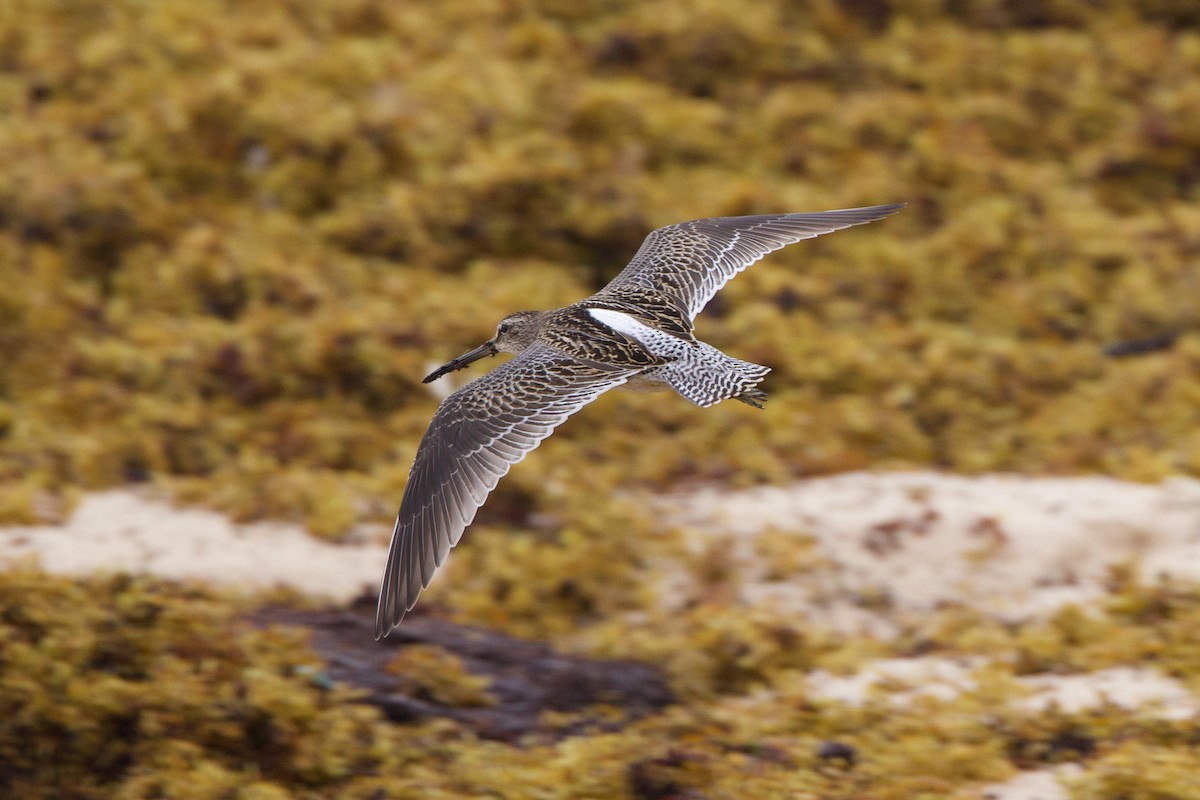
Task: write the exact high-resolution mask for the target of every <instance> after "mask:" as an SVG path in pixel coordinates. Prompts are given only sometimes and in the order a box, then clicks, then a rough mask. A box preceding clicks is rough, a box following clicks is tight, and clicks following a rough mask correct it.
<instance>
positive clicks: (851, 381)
mask: <svg viewBox="0 0 1200 800" xmlns="http://www.w3.org/2000/svg"><path fill="white" fill-rule="evenodd" d="M1196 22H1197V15H1196V12H1195V9H1194V6H1193V5H1192V4H1190V3H1186V2H1171V1H1170V0H1160V1H1159V2H1155V3H1151V4H1147V3H1142V2H1132V0H1127V1H1125V2H1122V1H1121V0H1113V1H1112V2H1107V3H1101V4H1096V3H1086V4H1085V3H1082V2H1062V3H1055V4H1053V5H1052V6H1049V7H1045V6H1044V4H1041V3H993V2H985V1H984V0H980V1H979V2H965V3H941V2H924V1H923V0H905V1H903V2H896V3H886V4H885V3H837V2H833V0H810V1H809V2H802V3H790V2H782V0H779V1H778V2H771V1H770V0H767V1H765V2H756V3H753V4H749V5H748V6H746V7H742V6H741V5H731V4H727V3H720V2H715V1H714V0H687V1H683V2H681V1H672V2H666V0H662V1H661V2H649V3H644V2H638V3H634V2H618V1H616V0H614V2H607V3H600V4H586V5H583V6H578V7H576V6H575V5H573V4H567V3H561V2H548V1H545V2H536V1H532V0H531V1H530V2H520V3H518V2H512V1H511V0H459V1H458V2H454V3H431V2H406V3H392V2H383V1H382V0H358V1H357V2H351V3H344V2H340V0H336V1H335V0H318V1H317V2H312V3H303V4H289V3H284V2H280V0H255V1H253V2H236V3H235V2H219V1H218V0H208V1H207V2H199V3H193V2H183V0H179V1H178V2H173V1H172V0H166V1H165V2H158V3H141V2H134V0H124V1H122V2H114V3H107V4H104V5H103V6H102V7H101V6H91V5H87V4H70V3H43V2H40V1H39V0H13V2H9V3H6V4H5V8H4V11H3V12H2V13H0V45H2V46H0V54H2V55H0V156H2V157H3V161H4V164H5V168H4V170H3V171H2V174H0V282H2V283H3V285H4V286H5V287H7V289H6V291H4V292H3V293H0V294H2V296H0V359H3V362H2V365H3V368H2V369H0V476H2V477H3V478H4V482H3V488H2V489H0V514H2V518H3V519H6V520H14V521H35V520H37V519H40V518H53V517H56V516H61V514H62V513H65V511H66V510H67V509H69V502H70V500H71V495H70V490H71V488H72V487H79V486H84V487H96V486H108V485H114V484H119V483H122V482H125V481H129V480H144V479H149V480H153V481H156V482H158V483H161V484H164V485H167V486H169V487H170V488H171V489H172V490H173V491H174V492H175V493H176V495H177V496H178V497H180V498H182V499H186V500H189V501H197V502H205V503H208V504H212V505H215V506H218V507H221V508H223V509H226V510H229V511H232V512H234V513H235V514H237V515H238V516H239V517H242V518H253V517H279V516H290V517H293V518H297V519H299V520H301V521H303V522H305V523H306V524H308V525H309V527H310V528H311V529H312V530H313V531H314V532H316V533H318V534H321V535H328V536H337V535H340V534H341V533H343V532H345V531H346V530H348V529H349V528H350V527H351V526H352V525H353V524H354V523H355V522H357V521H359V520H362V519H364V518H370V519H379V520H384V519H386V518H387V516H388V515H390V513H391V512H392V510H393V509H392V506H393V505H394V502H395V498H396V497H398V496H399V493H400V490H401V488H402V486H403V482H404V476H405V473H406V470H407V464H408V460H409V458H410V457H411V454H412V451H413V447H414V445H415V443H416V440H417V438H418V437H419V435H420V432H421V430H422V428H423V426H424V424H425V423H426V421H427V420H428V418H429V415H430V413H431V411H432V409H433V406H434V401H433V399H432V398H431V397H430V396H429V395H428V394H426V393H425V392H424V390H423V389H422V387H421V386H420V385H419V380H420V377H421V376H422V375H424V374H425V373H426V365H427V362H429V361H436V360H439V359H441V358H443V357H446V356H448V355H451V354H454V353H457V352H458V351H460V350H461V349H462V348H464V347H466V346H468V345H470V344H474V343H475V342H476V341H478V340H480V339H482V338H483V337H484V336H486V335H487V334H488V332H489V331H490V328H491V325H492V324H494V320H495V319H497V318H499V317H500V316H501V315H503V313H505V312H507V311H510V310H513V309H516V308H520V307H545V306H552V305H556V304H562V303H565V302H568V301H571V300H573V299H575V298H577V297H579V296H580V295H582V294H584V293H586V292H587V291H589V290H591V289H593V288H595V287H597V286H598V285H600V284H602V283H603V282H604V281H605V280H606V279H607V278H609V277H611V276H612V275H613V274H615V272H616V271H617V270H618V269H619V267H620V266H621V265H622V263H623V262H624V260H625V259H626V258H628V257H629V256H630V255H631V254H632V252H633V251H634V249H635V248H636V247H637V245H638V243H639V242H640V240H641V237H642V236H643V235H645V233H646V232H647V231H648V230H650V229H651V228H652V227H654V226H656V225H660V224H664V223H668V222H672V221H677V220H680V219H686V218H692V217H697V216H705V215H714V214H735V213H750V212H765V211H778V210H795V209H818V208H826V207H840V206H847V205H853V204H860V203H874V202H888V201H896V200H905V201H908V202H909V204H910V205H909V208H908V209H907V210H906V211H905V212H904V213H903V214H901V215H899V216H897V217H895V218H893V219H889V220H888V221H887V222H886V223H881V224H879V225H877V226H872V227H871V228H869V229H863V230H856V231H853V232H851V233H845V234H839V235H837V236H833V237H829V238H828V239H822V240H819V241H816V242H811V243H805V244H803V245H801V246H797V247H795V248H791V249H789V250H788V251H786V252H784V253H780V254H777V255H775V256H772V257H771V258H770V259H769V261H768V263H766V264H764V265H762V266H759V267H756V268H755V269H754V270H752V271H750V272H749V273H748V274H747V275H745V276H744V277H742V278H740V279H739V280H738V281H736V282H734V283H733V284H732V285H731V286H730V287H729V288H728V289H727V290H726V292H725V293H724V294H723V296H722V297H721V298H720V299H719V300H718V302H717V303H716V304H714V307H713V308H712V310H711V313H710V314H709V315H707V317H706V318H705V319H704V320H703V321H702V323H701V334H702V335H703V336H705V337H706V338H708V339H709V340H711V341H713V342H714V343H715V344H717V345H719V346H721V347H724V348H726V349H728V350H730V351H731V352H734V353H737V354H738V355H740V356H742V357H746V358H749V359H751V360H755V361H759V362H761V363H764V364H767V365H769V366H771V367H773V368H774V370H775V372H774V373H773V375H772V378H771V386H770V390H771V392H772V397H773V399H772V402H771V404H770V405H769V406H768V408H767V410H766V411H765V412H763V413H761V414H750V413H746V410H745V409H742V408H740V407H737V408H730V409H725V408H719V409H716V410H710V411H707V412H703V411H701V410H698V409H694V408H691V407H689V406H688V405H687V404H686V403H682V402H678V401H675V400H673V399H671V398H663V397H636V396H634V397H629V396H625V397H621V398H619V399H618V398H614V399H611V400H607V401H605V402H604V403H603V404H602V405H601V406H600V407H599V408H597V409H591V410H589V411H587V412H585V415H584V419H583V420H582V421H578V422H574V423H573V424H571V425H569V426H568V427H567V428H566V429H565V430H564V431H563V432H562V434H561V435H560V439H561V442H562V443H561V445H559V446H557V447H550V448H545V449H543V451H542V452H540V453H539V454H538V456H537V457H536V458H535V459H533V460H532V461H531V463H530V464H529V465H527V466H523V467H522V468H521V470H519V471H518V472H519V474H523V475H524V476H525V477H524V482H525V484H526V485H529V486H536V485H540V484H541V483H542V482H543V481H544V479H546V478H547V477H548V476H552V475H555V476H560V475H561V476H565V477H566V478H567V479H576V478H577V476H579V475H580V474H581V473H582V472H583V471H584V470H585V468H586V472H587V474H588V475H589V476H591V479H590V481H589V482H590V483H591V484H592V485H593V486H595V487H597V488H598V489H600V490H605V489H609V488H612V487H614V486H617V487H631V486H637V487H644V486H663V485H668V484H671V483H673V482H676V481H678V480H680V479H687V478H700V479H714V478H719V479H732V480H736V481H740V482H746V483H749V482H761V481H779V480H785V479H787V478H789V477H793V476H796V475H805V474H812V473H821V472H830V471H838V470H843V469H849V468H857V467H864V466H879V465H883V466H908V465H916V464H922V465H923V464H931V463H932V464H935V465H939V466H943V467H947V468H952V469H956V470H964V471H980V470H995V469H1005V470H1024V471H1053V472H1078V471H1094V470H1099V471H1104V472H1107V473H1110V474H1115V475H1122V476H1127V477H1132V478H1136V479H1153V478H1157V477H1160V476H1162V475H1166V474H1171V473H1178V472H1196V471H1197V469H1198V468H1200V434H1198V433H1197V430H1200V426H1197V422H1198V421H1200V412H1198V411H1197V408H1198V407H1200V404H1198V403H1197V401H1198V400H1200V379H1198V378H1197V364H1198V362H1200V338H1198V335H1197V333H1196V327H1195V316H1196V314H1195V298H1196V295H1197V288H1198V278H1197V273H1196V269H1197V268H1196V265H1195V261H1196V258H1195V255H1196V252H1197V249H1198V248H1200V210H1198V208H1200V207H1198V205H1197V203H1196V200H1197V193H1198V191H1200V190H1198V189H1197V186H1198V185H1200V181H1198V177H1197V176H1198V174H1200V171H1198V169H1197V167H1196V165H1195V161H1194V153H1195V148H1196V146H1197V143H1200V35H1198V34H1197V33H1196V27H1195V23H1196ZM1162 334H1179V340H1178V342H1177V343H1176V346H1175V347H1174V348H1172V349H1170V350H1169V351H1168V352H1163V353H1158V354H1153V355H1149V356H1146V357H1142V358H1138V359H1126V360H1115V359H1108V358H1105V357H1103V356H1102V355H1101V351H1102V348H1103V347H1104V346H1105V345H1108V344H1111V343H1114V342H1117V341H1124V340H1136V339H1139V338H1143V337H1149V336H1156V335H1162ZM667 433H669V434H670V437H669V438H670V440H671V446H670V447H661V448H646V447H644V446H643V443H644V442H645V441H647V439H648V438H651V437H652V438H655V439H665V438H667V437H666V436H665V434H667ZM580 452H587V453H589V454H590V455H591V457H590V458H588V459H586V461H588V462H612V463H617V464H619V465H620V466H619V468H613V469H609V470H603V471H596V470H595V468H594V467H595V465H594V464H593V463H586V464H582V465H581V464H580V462H581V459H580V458H579V453H580ZM46 496H50V497H52V498H53V497H58V498H60V499H62V498H65V499H66V500H67V501H68V502H67V503H65V504H64V503H62V502H58V503H52V502H46V501H45V500H44V498H45V497H46ZM533 502H534V503H537V502H540V501H539V500H538V499H537V498H536V497H535V498H534V500H533Z"/></svg>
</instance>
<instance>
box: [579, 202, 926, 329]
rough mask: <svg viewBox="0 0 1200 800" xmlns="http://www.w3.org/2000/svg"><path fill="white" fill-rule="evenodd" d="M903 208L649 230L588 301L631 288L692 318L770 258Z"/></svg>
mask: <svg viewBox="0 0 1200 800" xmlns="http://www.w3.org/2000/svg"><path fill="white" fill-rule="evenodd" d="M902 207H903V204H893V205H886V206H868V207H866V208H847V209H843V210H840V211H818V212H815V213H807V214H762V215H758V216H748V217H712V218H710V219H697V220H692V221H691V222H681V223H679V224H677V225H667V226H666V227H665V228H659V229H658V230H656V231H652V232H651V233H650V235H649V236H647V237H646V240H645V241H644V242H642V246H641V247H640V248H638V251H637V253H635V254H634V256H633V260H631V261H630V262H629V266H627V267H625V269H623V270H622V271H621V272H620V273H619V274H618V275H617V277H615V278H613V279H612V281H611V282H610V283H609V284H608V285H607V286H605V287H604V288H603V289H601V290H600V291H598V292H596V294H594V295H593V296H592V298H589V299H593V300H600V301H603V300H606V299H608V298H614V297H617V296H618V295H619V294H620V293H621V292H625V291H628V289H629V287H639V288H642V289H651V290H654V291H657V292H659V293H661V294H664V295H666V296H667V297H669V298H671V299H672V300H674V301H675V302H677V303H678V304H679V305H680V306H681V307H683V308H685V309H687V313H688V314H689V316H690V317H691V318H692V319H695V317H696V315H697V314H699V313H700V311H701V310H702V309H703V308H704V306H706V305H708V301H709V300H711V299H712V298H713V296H714V295H715V294H716V293H717V292H718V291H720V289H721V287H722V286H724V285H725V284H726V283H728V282H729V280H730V278H732V277H733V276H734V275H737V274H738V273H739V272H741V271H742V270H744V269H745V268H746V267H748V266H750V265H751V264H753V263H754V262H756V261H758V260H759V259H761V258H762V257H763V256H765V255H767V254H768V253H772V252H774V251H776V250H779V249H780V248H782V247H786V246H788V245H789V244H795V243H796V242H799V241H801V240H803V239H812V238H814V237H816V236H820V235H822V234H825V233H832V232H834V231H840V230H842V229H843V228H849V227H850V226H852V225H862V224H864V223H867V222H874V221H875V220H877V219H882V218H883V217H886V216H888V215H889V214H894V213H895V212H897V211H899V210H900V209H901V208H902Z"/></svg>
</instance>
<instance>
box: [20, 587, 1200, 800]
mask: <svg viewBox="0 0 1200 800" xmlns="http://www.w3.org/2000/svg"><path fill="white" fill-rule="evenodd" d="M250 607H251V603H250V602H249V601H247V600H245V599H241V600H237V599H231V598H228V597H221V596H216V595H212V594H210V593H207V592H204V591H199V590H195V589H186V588H181V587H179V586H177V585H172V584H169V583H167V582H162V581H154V580H148V579H133V578H128V577H121V576H115V577H111V578H93V579H83V580H75V581H71V580H67V579H62V578H53V577H49V576H46V575H44V574H40V573H36V572H29V571H19V570H14V571H8V572H5V573H2V574H0V712H2V718H3V720H4V724H3V725H0V760H2V763H4V764H5V767H6V768H5V770H4V771H3V772H0V793H2V794H4V795H5V796H13V797H29V798H36V797H68V796H69V797H76V798H102V797H103V798H110V797H116V798H155V797H173V798H183V799H185V800H190V798H229V797H237V798H258V797H263V798H276V797H279V798H284V797H293V798H318V797H330V796H337V797H351V798H368V797H376V798H384V797H387V798H392V797H396V798H404V797H414V798H415V797H478V796H494V797H512V798H518V797H530V796H538V797H547V798H598V797H607V798H634V797H646V796H662V795H665V794H669V793H670V792H667V791H666V789H668V788H670V787H672V786H673V787H675V793H679V792H683V791H687V790H693V791H696V792H699V793H700V795H702V796H704V797H707V798H737V797H745V796H747V793H748V792H752V793H753V794H754V796H794V797H801V798H856V797H873V798H880V799H881V800H893V799H894V800H901V798H912V797H931V798H932V797H948V796H957V797H969V796H971V794H970V792H971V791H972V790H973V788H977V787H979V786H980V785H981V784H983V783H985V782H989V781H995V780H1000V779H1003V778H1005V777H1006V776H1008V775H1010V774H1012V773H1013V771H1014V769H1016V768H1035V767H1039V766H1047V765H1052V764H1058V763H1063V762H1065V761H1078V762H1081V763H1082V764H1083V766H1084V772H1083V773H1082V774H1081V775H1080V776H1079V777H1078V778H1077V779H1076V780H1075V782H1074V784H1073V786H1072V789H1071V791H1072V792H1073V796H1074V797H1077V798H1113V799H1114V800H1115V798H1118V797H1139V798H1141V797H1145V798H1186V797H1189V796H1190V795H1189V794H1188V789H1187V787H1188V786H1189V785H1191V784H1189V783H1188V781H1187V776H1188V775H1189V774H1194V773H1189V770H1192V769H1193V768H1194V766H1195V765H1196V763H1197V761H1196V758H1197V753H1196V749H1195V748H1196V745H1195V737H1196V723H1195V720H1194V719H1193V720H1171V719H1166V718H1160V717H1156V716H1155V715H1154V714H1153V713H1143V712H1131V711H1126V710H1123V709H1121V708H1120V707H1118V706H1115V705H1104V706H1101V707H1098V708H1096V709H1094V710H1089V711H1082V712H1077V713H1065V712H1063V711H1061V710H1059V709H1057V708H1055V707H1050V708H1047V709H1045V710H1043V711H1037V712H1034V711H1028V710H1021V709H1020V707H1019V706H1018V705H1015V704H1016V703H1017V702H1018V701H1019V700H1020V698H1021V697H1022V696H1023V692H1022V690H1021V689H1020V688H1019V687H1018V685H1017V684H1016V682H1015V681H1014V677H1015V676H1017V675H1019V674H1022V673H1024V672H1028V671H1029V669H1030V668H1029V665H1028V663H1027V662H1025V661H1024V660H1023V657H1022V655H1021V654H1022V653H1023V652H1024V651H1025V650H1026V649H1028V648H1029V647H1030V644H1029V643H1030V642H1031V641H1051V640H1053V641H1056V642H1058V644H1057V645H1052V646H1044V647H1043V648H1042V653H1043V659H1044V660H1043V662H1042V663H1041V664H1040V666H1039V671H1062V670H1070V671H1079V672H1087V671H1090V670H1093V669H1097V668H1102V667H1104V666H1109V665H1113V664H1122V663H1126V664H1145V663H1154V664H1157V665H1158V667H1159V668H1160V669H1162V670H1163V671H1164V672H1166V673H1167V674H1173V675H1176V676H1178V677H1180V678H1182V679H1184V680H1186V681H1187V682H1188V683H1189V684H1190V685H1191V686H1192V687H1194V688H1195V687H1196V686H1197V680H1198V675H1197V671H1196V665H1197V664H1200V638H1198V637H1197V636H1196V631H1197V630H1200V591H1198V590H1197V589H1195V588H1191V589H1186V588H1183V587H1179V586H1172V585H1157V586H1148V585H1140V584H1137V583H1134V582H1131V581H1127V580H1122V581H1116V582H1114V583H1113V585H1112V586H1111V587H1110V591H1109V594H1108V595H1107V597H1106V600H1105V603H1104V607H1103V609H1102V610H1100V611H1097V612H1095V613H1094V614H1092V615H1090V616H1089V620H1090V622H1088V623H1087V624H1086V625H1085V624H1084V623H1083V622H1082V618H1081V616H1080V613H1079V612H1075V611H1071V610H1068V611H1064V612H1063V613H1062V614H1060V615H1059V616H1058V617H1056V618H1055V619H1053V620H1050V621H1048V622H1044V623H1029V624H1027V625H1009V626H1000V625H997V624H996V623H995V622H992V621H990V620H987V619H985V618H983V617H981V616H979V615H970V614H965V613H963V612H957V611H954V610H946V611H943V612H939V613H938V614H935V615H933V616H932V617H930V618H926V619H922V620H919V621H916V622H914V623H913V626H912V627H911V629H910V630H909V632H908V634H907V635H906V636H902V637H900V638H899V639H897V640H896V641H894V642H891V643H887V644H884V643H880V642H878V641H873V640H870V639H863V638H861V637H853V636H849V637H834V636H831V635H823V634H814V633H812V632H810V631H807V630H804V629H803V626H802V621H800V620H790V621H788V620H780V619H778V618H774V617H772V616H771V615H769V614H767V613H766V611H765V610H763V609H760V610H757V611H754V610H747V609H735V608H728V607H726V608H710V609H706V610H705V613H702V614H701V613H691V614H683V615H677V616H675V617H673V618H670V619H664V620H658V621H655V624H654V626H653V627H654V629H655V635H651V631H650V629H649V628H648V627H646V628H635V629H631V630H627V631H625V635H623V636H619V637H617V636H612V637H611V638H605V635H604V633H598V634H593V635H592V636H590V637H588V638H589V639H590V641H589V642H588V644H587V647H588V649H590V650H591V651H592V652H594V653H601V654H619V655H625V656H634V657H638V658H641V659H644V660H646V661H648V662H651V663H657V664H660V665H662V666H664V667H666V668H667V669H668V670H669V671H671V672H672V673H673V675H674V679H673V682H674V683H675V685H676V687H677V689H679V690H680V693H681V697H682V702H681V703H680V704H679V705H677V706H674V707H671V708H669V709H668V710H667V711H665V712H664V713H662V714H660V715H658V716H654V717H649V718H646V719H643V720H641V721H638V722H635V723H632V724H630V725H629V726H628V727H626V728H624V729H623V730H619V731H617V732H604V733H599V732H598V733H594V734H590V735H580V736H575V737H568V738H558V737H555V736H541V735H531V736H529V737H527V738H526V739H525V740H523V741H521V742H517V743H514V744H504V743H500V742H493V741H487V740H483V739H479V738H478V737H476V736H475V735H474V734H473V733H472V732H471V731H469V730H468V729H466V728H464V727H463V726H461V725H459V724H457V723H452V722H447V721H427V722H422V723H415V724H407V725H396V724H392V723H389V722H387V721H385V720H384V719H382V717H381V716H380V714H379V713H378V712H377V711H376V710H375V709H373V708H371V707H369V706H365V705H362V704H361V703H362V701H361V696H360V695H358V694H357V693H356V692H354V691H351V690H349V689H346V688H344V687H338V686H330V685H329V684H328V681H327V680H326V679H322V678H321V677H320V676H321V675H322V674H323V670H324V665H323V664H322V662H321V659H320V657H319V656H317V655H316V654H315V653H314V652H312V651H311V650H310V649H309V648H308V646H307V644H306V642H305V636H304V634H303V632H301V631H298V630H296V629H289V628H282V627H275V628H268V629H264V630H259V629H255V628H253V627H251V626H250V625H249V624H247V623H246V622H245V621H244V614H245V613H246V612H247V610H248V609H249V608H250ZM1082 628H1086V630H1082ZM918 641H919V643H920V645H919V646H920V652H922V653H923V654H927V655H928V654H934V655H946V656H961V655H973V656H984V657H986V664H985V665H984V666H982V667H980V668H979V669H977V670H976V672H975V674H974V677H975V681H976V683H977V688H975V689H971V690H967V691H965V692H964V693H963V694H962V695H961V696H959V697H956V698H953V699H937V698H932V697H917V698H913V699H910V700H909V701H908V702H907V703H899V704H897V703H896V702H894V700H893V696H892V691H891V690H890V689H889V688H888V687H886V686H882V687H879V688H877V689H876V690H874V691H873V692H871V693H870V694H869V695H868V696H867V698H866V700H865V702H864V703H863V705H862V706H860V707H853V706H845V705H842V704H839V703H834V702H831V701H827V700H818V699H815V698H814V696H813V694H812V693H811V692H810V690H809V688H808V686H807V683H806V681H805V679H804V673H805V672H806V671H807V670H809V669H813V668H822V669H829V670H835V671H842V672H845V671H852V670H855V669H857V668H859V667H861V666H862V665H863V664H865V663H867V662H869V660H870V659H871V658H874V657H877V656H879V655H892V656H896V655H906V654H911V650H910V648H911V647H912V645H913V643H914V642H918ZM1105 641H1107V642H1108V643H1107V644H1104V642H1105ZM1076 650H1079V651H1082V653H1083V654H1082V655H1078V654H1076V652H1075V651H1076ZM1148 654H1149V655H1148ZM412 658H414V659H416V660H424V661H428V662H430V663H433V662H440V663H441V664H442V665H443V667H444V666H445V664H446V663H447V661H446V659H447V655H446V654H440V655H438V654H434V653H432V652H424V653H421V654H414V656H412ZM417 672H419V671H417ZM414 674H415V673H414ZM442 699H443V700H444V701H445V702H447V703H450V704H459V705H464V706H470V705H473V704H476V703H477V702H478V701H479V698H477V697H474V696H471V697H449V696H446V697H443V698H442ZM559 721H561V720H559ZM823 742H838V743H840V744H841V745H843V746H845V747H848V748H851V749H852V751H853V753H854V758H853V762H852V763H849V762H847V761H846V760H844V759H826V758H822V757H821V756H820V748H821V745H822V743H823ZM1139 773H1140V774H1139ZM1130 791H1133V792H1134V793H1133V794H1129V792H1130ZM655 792H658V793H659V794H655ZM1138 792H1140V794H1139V793H1138Z"/></svg>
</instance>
